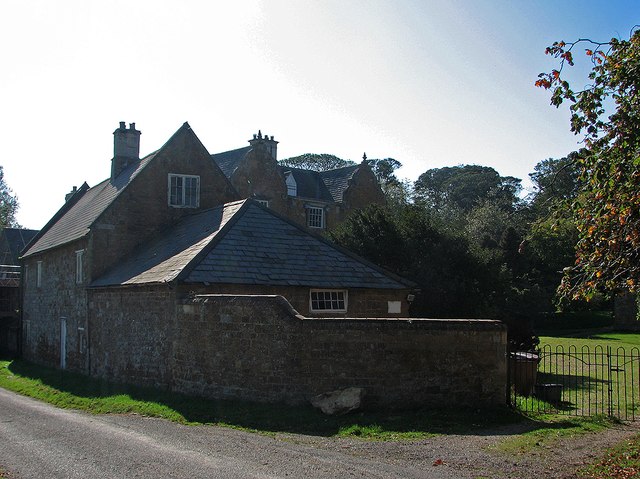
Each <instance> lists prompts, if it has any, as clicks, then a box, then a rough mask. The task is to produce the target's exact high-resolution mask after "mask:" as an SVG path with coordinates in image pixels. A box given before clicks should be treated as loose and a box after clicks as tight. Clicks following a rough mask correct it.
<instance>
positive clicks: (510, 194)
mask: <svg viewBox="0 0 640 479" xmlns="http://www.w3.org/2000/svg"><path fill="white" fill-rule="evenodd" d="M520 182H521V180H520V179H518V178H513V177H511V176H507V177H502V176H500V175H499V174H498V172H497V171H496V170H494V169H493V168H491V167H489V166H479V165H458V166H447V167H444V168H432V169H430V170H427V171H426V172H424V173H423V174H421V175H420V176H419V177H418V179H417V180H416V182H415V184H414V192H415V196H416V200H417V201H419V202H421V203H423V204H424V205H426V206H427V207H431V208H435V209H442V208H450V207H457V208H461V209H462V210H463V211H470V210H471V209H472V208H473V207H475V206H477V205H479V204H480V203H482V202H483V201H484V200H486V199H487V198H490V197H492V196H493V197H495V198H498V199H500V200H501V201H503V204H504V206H505V207H506V208H509V209H511V208H512V207H513V206H514V205H515V204H517V203H518V193H519V192H520V189H521V186H520Z"/></svg>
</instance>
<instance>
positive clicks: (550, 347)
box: [517, 331, 640, 419]
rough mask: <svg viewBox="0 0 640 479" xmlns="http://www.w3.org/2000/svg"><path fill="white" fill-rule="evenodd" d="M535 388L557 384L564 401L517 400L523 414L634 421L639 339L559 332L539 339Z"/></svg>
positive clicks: (639, 383)
mask: <svg viewBox="0 0 640 479" xmlns="http://www.w3.org/2000/svg"><path fill="white" fill-rule="evenodd" d="M536 382H537V383H538V384H541V383H543V384H561V385H562V401H561V402H560V403H553V404H551V403H549V402H546V401H541V400H539V398H537V397H535V396H521V397H518V398H517V402H518V404H519V406H520V407H521V408H522V409H523V410H528V411H537V412H554V411H560V412H564V413H569V414H575V415H614V416H616V417H618V418H620V419H633V418H634V417H635V416H637V415H638V413H639V412H640V411H639V406H640V404H639V403H640V401H639V398H640V334H635V333H620V332H606V333H605V332H595V331H591V332H589V331H586V332H585V331H583V332H578V331H574V332H557V333H556V335H553V336H541V337H540V363H539V364H538V373H537V378H536Z"/></svg>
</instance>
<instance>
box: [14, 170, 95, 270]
mask: <svg viewBox="0 0 640 479" xmlns="http://www.w3.org/2000/svg"><path fill="white" fill-rule="evenodd" d="M89 189H90V188H89V185H88V184H87V182H86V181H85V182H84V183H82V186H80V188H78V190H77V191H76V192H75V193H74V194H73V195H72V196H71V198H69V199H68V200H67V201H65V203H64V204H63V205H62V206H61V207H60V209H59V210H58V211H56V213H55V214H54V215H53V216H52V217H51V219H50V220H49V221H47V223H46V224H45V225H44V226H43V227H42V229H41V230H40V231H39V232H38V233H37V234H36V235H35V236H34V237H33V238H31V241H29V242H28V243H27V244H26V245H25V246H24V248H23V249H22V251H20V258H22V255H23V254H24V253H26V252H27V251H28V250H29V248H31V246H32V245H34V244H35V243H36V242H37V241H38V240H39V239H40V238H41V237H42V236H43V235H44V234H45V233H46V232H47V231H49V230H50V229H51V227H52V226H53V225H54V224H56V223H57V222H58V220H59V219H60V218H62V217H63V216H64V215H65V213H66V212H67V211H69V210H70V209H71V207H72V206H74V205H75V204H76V203H77V202H78V201H79V200H80V198H82V197H83V196H84V195H85V193H86V192H87V191H89Z"/></svg>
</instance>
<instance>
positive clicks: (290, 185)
mask: <svg viewBox="0 0 640 479" xmlns="http://www.w3.org/2000/svg"><path fill="white" fill-rule="evenodd" d="M285 174H286V178H285V182H286V183H287V195H289V196H298V184H297V183H296V179H295V178H294V177H293V173H291V172H290V171H289V172H287V173H285Z"/></svg>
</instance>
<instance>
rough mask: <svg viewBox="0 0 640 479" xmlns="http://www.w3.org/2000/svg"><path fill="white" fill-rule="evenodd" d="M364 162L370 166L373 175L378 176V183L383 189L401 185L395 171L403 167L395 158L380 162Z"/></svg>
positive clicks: (368, 160) (374, 160) (372, 160)
mask: <svg viewBox="0 0 640 479" xmlns="http://www.w3.org/2000/svg"><path fill="white" fill-rule="evenodd" d="M364 161H365V162H366V163H367V164H368V165H369V167H370V168H371V171H373V174H374V175H376V178H377V179H378V183H380V186H381V187H382V189H385V188H386V187H388V186H395V185H398V184H399V183H400V181H399V180H398V178H397V177H396V174H395V171H396V170H397V169H399V168H401V167H402V163H400V162H399V161H398V160H394V159H393V158H384V159H380V160H376V159H366V160H364Z"/></svg>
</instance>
